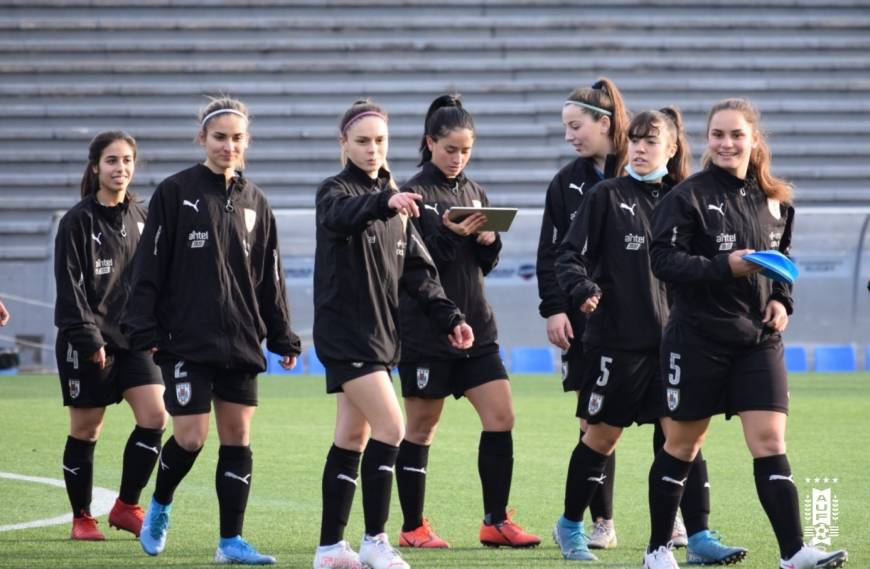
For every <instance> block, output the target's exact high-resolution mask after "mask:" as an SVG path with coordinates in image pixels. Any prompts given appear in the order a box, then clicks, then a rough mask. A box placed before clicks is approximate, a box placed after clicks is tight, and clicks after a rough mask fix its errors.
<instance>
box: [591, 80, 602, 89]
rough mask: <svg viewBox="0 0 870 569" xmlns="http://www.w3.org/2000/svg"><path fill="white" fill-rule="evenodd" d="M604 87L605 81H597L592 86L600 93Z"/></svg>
mask: <svg viewBox="0 0 870 569" xmlns="http://www.w3.org/2000/svg"><path fill="white" fill-rule="evenodd" d="M603 87H604V81H596V82H595V83H593V84H592V88H593V89H595V90H596V91H600V90H601V89H602V88H603Z"/></svg>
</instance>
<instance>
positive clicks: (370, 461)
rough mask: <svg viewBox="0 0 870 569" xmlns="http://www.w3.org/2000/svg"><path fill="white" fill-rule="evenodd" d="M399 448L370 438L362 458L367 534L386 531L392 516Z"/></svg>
mask: <svg viewBox="0 0 870 569" xmlns="http://www.w3.org/2000/svg"><path fill="white" fill-rule="evenodd" d="M398 454H399V447H394V446H393V445H388V444H387V443H382V442H381V441H376V440H375V439H369V443H368V444H367V445H366V450H365V452H363V457H362V493H363V517H364V518H365V524H366V528H365V530H366V535H371V536H375V535H378V534H379V533H383V532H384V526H385V525H386V524H387V517H389V515H390V494H392V492H393V469H394V467H395V466H396V456H397V455H398Z"/></svg>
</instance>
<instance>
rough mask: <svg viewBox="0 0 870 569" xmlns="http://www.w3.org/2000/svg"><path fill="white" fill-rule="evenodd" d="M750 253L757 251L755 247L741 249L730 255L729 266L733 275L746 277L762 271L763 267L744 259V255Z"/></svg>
mask: <svg viewBox="0 0 870 569" xmlns="http://www.w3.org/2000/svg"><path fill="white" fill-rule="evenodd" d="M750 253H755V249H740V250H739V251H734V252H733V253H731V254H730V255H728V266H729V267H731V276H733V277H745V276H747V275H751V274H752V273H759V272H761V267H759V266H758V265H756V264H755V263H750V262H749V261H744V260H743V256H744V255H748V254H750Z"/></svg>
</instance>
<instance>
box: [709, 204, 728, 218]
mask: <svg viewBox="0 0 870 569" xmlns="http://www.w3.org/2000/svg"><path fill="white" fill-rule="evenodd" d="M707 210H708V211H718V212H719V214H720V215H722V217H725V203H724V202H723V203H720V204H719V205H713V204H708V205H707Z"/></svg>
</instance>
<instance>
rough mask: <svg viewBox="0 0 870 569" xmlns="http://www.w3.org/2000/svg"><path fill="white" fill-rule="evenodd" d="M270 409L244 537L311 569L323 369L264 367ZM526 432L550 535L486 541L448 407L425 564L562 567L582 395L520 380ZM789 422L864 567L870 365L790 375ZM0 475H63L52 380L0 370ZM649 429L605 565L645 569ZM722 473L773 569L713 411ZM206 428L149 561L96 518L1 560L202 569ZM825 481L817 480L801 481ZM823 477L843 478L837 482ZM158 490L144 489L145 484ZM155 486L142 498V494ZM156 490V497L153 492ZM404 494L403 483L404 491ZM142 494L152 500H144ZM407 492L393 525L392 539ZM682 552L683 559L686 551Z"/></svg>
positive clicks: (213, 506)
mask: <svg viewBox="0 0 870 569" xmlns="http://www.w3.org/2000/svg"><path fill="white" fill-rule="evenodd" d="M260 386H261V387H260V389H261V391H260V394H261V403H260V408H259V410H258V412H257V415H256V417H255V419H254V433H253V445H252V446H253V450H254V457H255V462H254V464H255V466H254V478H253V480H254V481H255V482H254V484H253V487H252V493H251V500H250V503H249V506H248V515H247V522H246V526H245V530H246V531H245V535H246V537H248V538H249V540H250V541H251V542H252V543H253V544H254V545H255V546H257V547H258V548H260V549H261V550H262V551H264V552H266V553H270V554H274V555H276V556H277V557H278V562H279V566H284V567H300V568H301V567H311V559H312V554H313V550H314V547H315V545H316V544H317V538H318V535H319V534H318V532H319V523H320V476H321V470H322V467H323V460H324V458H325V455H326V451H327V450H328V448H329V445H330V443H331V439H332V426H333V420H334V400H333V398H332V397H329V396H327V395H325V394H324V391H323V382H322V379H321V378H316V377H306V376H281V377H277V376H269V377H263V378H262V381H261V383H260ZM513 386H514V393H515V402H516V411H517V426H516V429H515V431H514V440H515V448H516V467H515V472H514V486H513V492H512V495H511V504H512V506H514V507H516V509H517V515H516V519H517V520H518V521H519V522H520V523H521V524H522V525H524V526H525V527H526V528H527V529H528V530H530V531H534V532H537V533H539V534H540V535H541V536H542V537H543V538H544V541H543V544H542V546H541V547H539V548H537V549H534V550H527V551H508V550H497V551H496V550H489V549H484V548H483V547H481V546H480V545H479V544H478V543H477V530H478V525H479V523H480V518H481V516H482V513H481V497H480V489H479V483H478V478H477V469H476V468H477V467H476V464H477V463H476V449H477V441H478V436H479V426H478V423H477V419H476V416H475V415H474V413H473V411H472V410H471V408H470V406H469V405H468V404H467V402H465V401H459V402H453V401H451V402H449V404H448V405H447V407H446V410H445V414H444V419H443V422H442V425H441V427H440V429H439V432H438V436H437V439H436V443H435V446H434V447H433V448H432V452H431V455H430V464H429V493H428V496H427V508H426V514H427V515H428V516H429V518H430V519H431V520H432V522H433V525H434V526H435V528H436V529H437V530H438V532H439V533H440V534H441V536H442V537H444V538H445V539H447V540H449V541H450V542H451V544H452V545H453V549H451V550H449V551H446V552H445V551H412V552H409V553H407V555H406V557H407V559H408V560H409V562H410V563H411V565H412V566H413V567H414V568H415V569H420V568H424V567H457V568H466V567H487V568H490V567H511V568H512V569H520V568H531V567H534V568H538V567H542V568H545V567H559V568H562V567H565V566H566V562H564V561H562V559H561V557H560V556H559V552H558V550H557V548H556V547H555V545H553V542H552V539H551V538H550V531H551V529H552V526H553V522H554V521H555V520H556V518H557V517H558V516H559V514H560V513H561V503H562V493H563V484H564V478H565V470H566V467H567V462H568V458H569V455H570V452H571V449H572V448H573V446H574V444H575V442H576V437H577V422H576V419H574V418H573V414H574V400H573V396H572V395H566V394H562V393H561V390H560V385H559V381H558V378H556V377H555V376H539V375H528V376H517V377H515V378H514V379H513ZM791 394H792V413H791V417H790V423H789V437H788V440H789V443H790V447H789V448H790V453H789V454H790V459H791V464H792V468H793V470H794V473H795V481H796V482H797V484H798V489H799V491H800V494H801V498H802V499H803V498H804V497H805V496H806V495H808V494H809V493H810V492H811V490H812V488H813V487H816V488H819V489H823V488H827V487H830V488H832V490H833V492H834V494H835V495H836V496H837V498H838V500H839V515H840V518H839V521H838V522H837V525H838V526H839V529H840V536H839V537H838V538H835V539H834V545H835V546H837V547H845V548H847V549H849V551H850V556H851V562H850V565H849V566H850V567H870V540H868V539H867V537H866V535H867V534H865V533H864V532H865V531H867V528H870V483H868V482H870V477H868V474H867V472H868V463H870V460H868V456H870V450H868V449H870V444H868V442H870V441H868V439H870V435H868V432H870V429H868V427H870V424H868V411H870V376H868V375H866V374H846V375H819V374H809V375H806V374H796V375H793V376H792V391H791ZM131 428H132V415H131V414H130V412H129V409H128V408H127V407H126V406H123V405H122V406H118V407H116V408H112V409H109V412H108V413H107V421H106V425H105V427H104V431H103V435H102V438H101V440H100V443H99V444H98V445H97V449H96V466H95V474H94V481H95V484H96V485H97V486H101V487H105V488H108V489H111V490H113V491H117V487H118V483H119V481H120V463H121V460H120V459H121V452H122V449H123V445H124V442H125V441H126V438H127V436H128V435H129V431H130V429H131ZM0 433H2V439H0V440H2V445H0V471H2V472H14V473H18V474H24V475H30V476H42V477H51V478H57V479H62V474H61V469H60V461H61V453H62V450H63V444H64V440H65V436H66V433H67V414H66V411H65V410H64V409H63V408H62V406H61V403H60V393H59V390H58V386H57V378H56V377H55V376H22V377H0ZM651 438H652V428H650V427H645V428H634V429H629V430H628V431H627V432H626V434H625V436H624V438H623V440H622V442H621V446H620V447H619V451H618V461H617V464H618V466H617V487H616V505H615V509H616V524H617V531H618V535H619V542H620V545H619V548H618V549H616V550H613V551H608V552H604V553H603V554H602V555H601V556H600V557H601V559H602V561H601V562H600V563H598V564H595V566H598V567H606V568H615V567H635V568H636V567H639V566H640V562H641V556H642V549H643V547H644V544H645V542H646V539H647V534H648V517H647V505H646V504H647V501H646V495H647V487H646V478H647V472H648V470H649V464H650V461H651ZM704 452H705V454H706V455H707V461H708V465H709V471H710V478H711V483H712V488H713V491H712V502H713V515H712V517H711V525H712V526H713V527H714V528H715V529H719V530H720V531H721V533H722V534H723V535H724V536H725V538H726V541H727V542H729V543H732V544H735V545H742V546H745V547H748V548H749V550H750V554H749V557H748V558H747V561H746V562H744V563H743V564H742V567H747V568H750V567H752V568H756V567H757V568H765V569H772V568H773V567H777V566H778V563H777V558H778V556H777V552H776V546H775V542H774V539H773V534H772V532H771V530H770V528H769V526H768V523H767V520H766V518H765V517H764V515H763V513H762V510H761V507H760V506H759V505H758V502H757V499H756V495H755V486H754V483H753V479H752V463H751V460H750V458H749V455H748V453H747V452H746V450H745V447H744V445H743V442H742V436H741V432H740V428H739V424H738V422H737V421H736V420H735V421H730V422H725V421H724V419H721V418H719V419H717V420H715V421H714V423H713V428H712V431H711V433H710V435H709V437H708V442H707V444H706V447H705V449H704ZM216 455H217V439H216V437H215V436H214V433H212V437H211V438H210V439H209V441H208V443H206V448H205V450H204V451H203V453H202V454H201V455H200V458H199V460H198V462H197V464H196V466H195V467H194V469H193V470H192V472H191V473H190V475H189V476H188V477H187V479H186V480H185V481H184V482H183V484H182V485H181V487H180V488H179V490H178V492H177V493H176V500H175V509H174V511H173V517H172V529H171V530H170V534H169V542H168V545H167V548H166V551H165V552H164V553H163V554H162V555H161V556H160V557H158V558H149V557H147V556H146V555H145V554H144V553H143V552H142V550H141V549H140V547H139V544H138V542H136V541H135V540H134V539H133V538H132V537H131V536H130V535H129V534H126V533H119V532H116V531H114V530H110V528H108V526H107V524H106V522H105V517H103V518H102V519H101V528H102V529H103V531H104V532H105V533H106V534H107V537H108V541H106V542H103V543H71V542H70V541H69V540H68V536H69V527H68V526H67V525H55V526H50V527H43V528H40V529H30V530H18V531H7V532H2V533H0V567H2V568H6V567H9V568H12V567H14V568H31V567H33V568H37V567H45V568H51V569H57V568H60V567H87V568H98V567H113V568H116V567H125V568H134V567H206V566H210V565H211V563H210V561H211V557H212V555H213V553H214V547H215V545H216V541H217V503H216V502H217V501H216V499H215V496H214V466H215V462H216ZM807 478H810V479H815V478H820V482H819V483H815V482H814V480H811V481H810V483H807V482H806V479H807ZM824 478H828V479H833V478H837V479H838V481H837V483H836V484H833V483H828V484H825V483H824ZM149 488H150V487H149ZM146 492H148V491H147V490H146ZM148 496H150V493H149V494H148ZM394 496H395V492H394ZM146 497H147V496H146ZM67 508H68V504H67V501H66V495H65V493H64V490H63V489H62V488H55V487H51V486H45V485H41V484H32V483H26V482H20V481H10V480H6V479H0V526H2V525H6V524H13V523H20V522H26V521H31V520H38V519H43V518H51V517H55V516H57V515H60V514H63V513H65V512H66V510H67ZM400 523H401V515H400V513H399V507H398V499H397V498H395V497H394V499H393V512H392V516H391V519H390V522H389V524H388V531H389V532H390V535H391V539H393V540H397V539H398V537H397V532H398V529H399V526H400ZM361 531H362V511H361V502H360V499H359V492H358V493H357V501H356V503H355V504H354V510H353V513H352V522H351V524H350V526H349V527H348V532H347V535H348V537H349V539H350V541H351V542H352V544H353V545H354V546H355V547H356V546H357V545H358V543H359V537H360V532H361ZM677 559H678V560H679V559H684V554H683V553H681V552H679V553H677Z"/></svg>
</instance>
